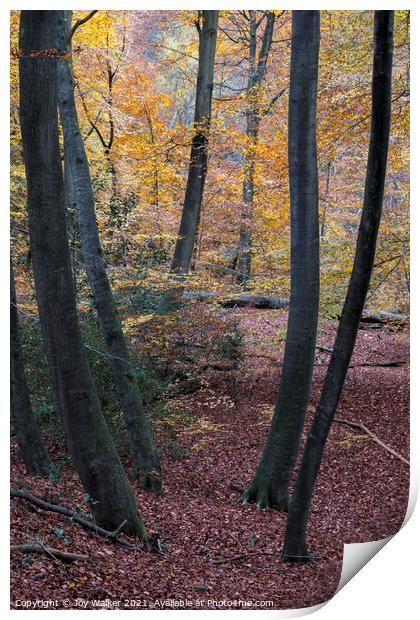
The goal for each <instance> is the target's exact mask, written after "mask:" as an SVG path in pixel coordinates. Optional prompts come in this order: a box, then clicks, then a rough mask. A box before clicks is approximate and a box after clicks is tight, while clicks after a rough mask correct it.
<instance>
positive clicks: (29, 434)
mask: <svg viewBox="0 0 420 620" xmlns="http://www.w3.org/2000/svg"><path fill="white" fill-rule="evenodd" d="M10 409H11V414H12V416H11V417H12V421H13V426H14V431H15V434H16V441H17V444H18V446H19V450H20V453H21V455H22V458H23V461H24V463H25V467H26V471H27V473H28V474H34V475H36V476H48V475H49V474H50V473H51V471H52V465H51V461H50V459H49V458H48V455H47V453H46V451H45V448H44V444H43V442H42V437H41V433H40V431H39V426H38V423H37V421H36V419H35V416H34V413H33V410H32V406H31V398H30V395H29V389H28V383H27V380H26V373H25V366H24V363H23V355H22V346H21V341H20V334H19V320H18V306H17V301H16V289H15V279H14V276H13V265H12V261H11V260H10Z"/></svg>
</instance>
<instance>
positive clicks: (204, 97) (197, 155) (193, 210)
mask: <svg viewBox="0 0 420 620" xmlns="http://www.w3.org/2000/svg"><path fill="white" fill-rule="evenodd" d="M218 15H219V12H218V11H202V25H200V24H199V23H198V22H197V29H198V33H199V60H198V73H197V87H196V99H195V114H194V129H195V134H194V137H193V140H192V145H191V155H190V164H189V170H188V181H187V187H186V190H185V199H184V206H183V209H182V217H181V224H180V227H179V233H178V239H177V242H176V245H175V252H174V257H173V260H172V266H171V271H172V273H175V274H179V275H180V276H184V275H186V274H187V273H188V270H189V268H190V263H191V258H192V255H193V250H194V243H195V238H196V234H197V228H198V223H199V219H200V211H201V203H202V200H203V192H204V184H205V181H206V174H207V159H208V153H207V149H208V140H209V131H210V120H211V104H212V94H213V76H214V59H215V54H216V39H217V25H218Z"/></svg>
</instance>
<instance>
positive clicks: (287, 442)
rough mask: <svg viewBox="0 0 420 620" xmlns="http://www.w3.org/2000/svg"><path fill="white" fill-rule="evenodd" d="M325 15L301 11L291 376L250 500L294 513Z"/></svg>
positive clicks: (295, 83)
mask: <svg viewBox="0 0 420 620" xmlns="http://www.w3.org/2000/svg"><path fill="white" fill-rule="evenodd" d="M319 29H320V25H319V11H293V17H292V57H291V67H290V95H289V183H290V210H291V297H290V307H289V319H288V325H287V337H286V346H285V352H284V361H283V371H282V376H281V380H280V385H279V391H278V395H277V401H276V406H275V411H274V416H273V420H272V423H271V428H270V433H269V436H268V440H267V443H266V445H265V448H264V452H263V455H262V457H261V460H260V462H259V465H258V467H257V470H256V473H255V475H254V478H253V480H252V482H251V484H250V486H249V487H248V489H246V491H245V492H244V494H243V495H242V498H241V499H242V501H243V502H244V503H246V502H255V503H256V504H257V506H259V507H261V508H270V507H277V508H279V509H281V510H287V506H288V484H289V480H290V477H291V474H292V471H293V467H294V465H295V462H296V457H297V452H298V448H299V441H300V437H301V433H302V428H303V422H304V419H305V414H306V409H307V405H308V400H309V396H310V391H311V382H312V370H313V363H314V355H315V345H316V334H317V324H318V304H319V218H318V172H317V153H316V101H317V79H318V56H319Z"/></svg>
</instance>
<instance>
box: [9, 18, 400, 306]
mask: <svg viewBox="0 0 420 620" xmlns="http://www.w3.org/2000/svg"><path fill="white" fill-rule="evenodd" d="M278 13H279V14H278V15H277V18H276V21H275V26H274V35H273V43H272V46H271V49H270V52H269V55H268V60H267V71H266V75H265V77H264V78H263V80H262V83H261V86H260V87H259V88H258V89H257V90H256V92H254V94H253V97H255V98H256V99H257V105H258V107H259V108H260V109H261V110H262V111H263V113H262V115H261V116H262V118H261V121H260V127H259V133H258V139H257V141H256V143H255V144H254V143H253V142H252V138H250V137H249V136H247V134H246V115H245V112H246V109H247V105H248V99H247V92H246V90H247V79H248V65H249V62H248V61H249V36H248V34H247V32H248V28H249V21H247V14H246V12H245V11H244V12H232V11H222V12H221V14H220V18H219V25H220V31H219V33H218V41H217V52H216V62H215V79H214V91H213V97H214V100H213V111H212V124H211V133H210V138H209V162H208V176H207V182H206V186H205V193H204V199H203V207H202V213H201V218H200V225H199V232H198V235H197V241H196V246H195V250H194V256H193V264H192V267H193V270H192V273H191V275H190V276H189V283H188V287H189V288H191V289H194V288H199V289H206V290H213V291H224V292H226V291H228V290H229V289H231V288H232V287H233V286H234V284H235V274H234V273H233V272H231V271H229V269H231V268H232V266H234V264H235V263H234V257H235V252H236V248H237V245H238V240H239V231H240V226H241V214H242V190H243V188H242V184H243V177H244V161H245V158H246V155H247V152H248V151H249V149H255V174H254V207H253V209H254V213H253V222H252V277H251V280H250V282H249V287H250V288H251V289H252V290H256V291H258V292H262V293H263V292H267V293H274V294H276V295H279V296H280V297H286V298H287V296H288V286H289V273H290V272H289V241H288V235H289V219H288V218H289V193H288V178H287V104H288V70H289V55H290V27H291V15H290V13H289V12H287V11H283V12H282V11H279V12H278ZM85 14H86V13H84V12H80V14H78V13H77V12H76V13H75V19H76V18H78V17H81V16H82V17H83V15H85ZM195 20H196V13H195V12H193V11H191V12H189V11H151V12H141V13H138V12H137V13H136V12H124V11H100V12H99V13H98V14H97V15H95V17H94V18H93V19H91V20H90V21H88V22H87V23H86V24H84V25H83V26H82V27H80V28H79V29H78V30H77V31H76V32H75V35H74V38H73V46H74V73H75V78H76V89H75V95H76V100H77V106H78V112H79V122H80V125H81V130H82V135H83V138H84V141H85V146H86V150H87V153H88V157H89V162H90V166H91V175H92V179H93V183H94V189H95V198H96V213H97V219H98V223H99V226H100V231H101V239H102V243H103V248H104V251H105V253H106V258H107V264H108V272H109V277H110V278H111V282H112V286H113V289H114V290H115V291H118V290H121V291H124V290H127V288H128V287H129V286H130V285H134V286H137V285H138V284H139V280H140V281H141V286H142V287H145V288H146V287H147V286H148V283H150V282H152V283H153V287H154V288H156V286H157V285H158V283H161V284H162V286H163V287H165V286H166V284H167V277H166V274H167V272H168V264H169V263H170V260H171V258H172V254H173V249H174V245H175V240H176V237H177V234H178V227H179V220H180V215H181V208H182V203H183V195H184V192H185V182H186V175H187V171H188V161H189V152H190V144H191V137H192V132H193V128H192V121H193V117H194V102H195V83H196V71H197V60H198V51H197V31H196V28H195V25H194V21H195ZM372 24H373V13H372V12H371V11H332V12H328V11H323V12H322V20H321V50H320V69H319V88H318V114H317V121H318V159H319V187H320V219H321V228H322V229H321V307H322V310H323V312H324V313H327V314H334V313H335V314H337V313H338V312H339V310H340V308H341V305H342V302H343V299H344V295H345V290H346V285H347V279H348V277H349V273H350V270H351V265H352V259H353V248H354V243H355V237H356V233H357V224H358V216H359V213H360V209H361V200H362V196H363V186H364V175H365V165H366V164H365V156H366V148H367V142H368V139H369V99H370V80H371V63H370V62H369V61H370V58H371V53H372V47H371V45H372V37H371V36H370V33H371V31H372ZM263 27H264V24H263V23H262V24H261V25H260V26H259V29H258V34H257V48H259V47H260V45H261V37H262V31H263ZM17 33H18V14H17V13H15V14H13V15H12V46H15V47H16V48H17ZM257 51H258V50H257ZM16 70H17V65H16V63H12V139H13V148H12V194H13V196H12V199H13V203H12V204H13V210H12V223H13V225H15V226H19V225H21V224H22V222H24V221H25V209H24V206H25V182H24V168H23V162H22V155H21V148H20V134H19V128H18V108H17V106H18V85H17V75H16ZM409 88H410V84H409V12H408V11H396V14H395V49H394V65H393V94H392V112H393V122H392V126H391V138H390V148H389V158H388V176H387V183H386V194H385V203H384V212H383V219H382V223H381V230H380V235H379V242H378V249H377V256H376V267H375V270H374V273H373V278H372V285H371V288H370V292H369V296H368V301H367V305H368V306H369V307H370V306H372V307H373V308H376V309H388V308H398V309H400V310H401V311H403V312H406V311H407V309H408V305H407V304H408V302H407V299H408V295H407V293H408V291H409V273H408V260H409V252H408V233H407V230H408V198H409V186H408V183H409V177H408V165H409V158H408V146H409V145H408V129H409V120H408V118H409V116H408V111H409ZM69 217H70V218H71V214H70V216H69ZM70 231H71V233H70V234H71V235H72V248H73V260H74V273H75V282H76V285H77V288H78V291H79V299H80V296H82V297H85V295H83V294H82V291H84V290H85V289H86V280H85V276H84V272H83V269H82V268H81V265H80V257H79V256H78V248H79V240H78V232H77V224H76V222H75V217H74V221H72V222H71V227H70ZM12 236H13V239H14V252H15V259H16V261H17V262H18V263H19V264H20V265H21V266H22V269H21V270H20V271H19V277H18V281H19V284H18V289H19V287H22V288H21V290H22V292H23V290H26V291H27V292H28V293H29V290H30V276H29V273H30V272H28V271H25V269H24V268H23V267H25V266H26V265H27V249H28V248H27V244H26V239H25V238H24V237H22V235H19V232H18V231H17V230H16V229H13V228H12ZM28 287H29V289H28ZM28 303H30V299H29V298H28Z"/></svg>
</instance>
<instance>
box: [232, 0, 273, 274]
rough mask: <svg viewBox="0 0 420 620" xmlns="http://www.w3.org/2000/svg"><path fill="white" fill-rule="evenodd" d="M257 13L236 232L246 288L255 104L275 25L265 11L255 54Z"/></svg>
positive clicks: (257, 120) (255, 141)
mask: <svg viewBox="0 0 420 620" xmlns="http://www.w3.org/2000/svg"><path fill="white" fill-rule="evenodd" d="M256 13H257V12H256V11H249V35H248V50H249V58H248V62H249V67H248V82H247V87H246V100H247V107H246V112H245V116H246V136H247V149H246V153H245V161H244V179H243V182H242V214H241V226H240V232H239V244H238V256H237V261H236V271H237V276H236V283H237V284H241V285H246V284H247V283H248V281H249V278H250V276H251V251H252V247H251V246H252V220H253V211H254V176H255V157H256V148H257V144H258V133H259V127H260V121H261V106H260V104H259V101H258V89H259V87H260V86H261V84H262V82H263V79H264V76H265V74H266V72H267V60H268V55H269V53H270V48H271V44H272V41H273V32H274V22H275V19H276V16H275V13H274V12H273V11H266V17H265V18H266V24H265V28H264V34H263V37H262V41H261V47H260V51H259V53H258V55H257V30H258V23H257V16H256Z"/></svg>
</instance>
